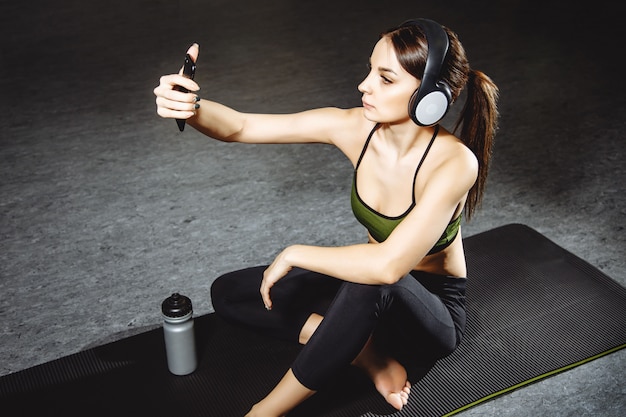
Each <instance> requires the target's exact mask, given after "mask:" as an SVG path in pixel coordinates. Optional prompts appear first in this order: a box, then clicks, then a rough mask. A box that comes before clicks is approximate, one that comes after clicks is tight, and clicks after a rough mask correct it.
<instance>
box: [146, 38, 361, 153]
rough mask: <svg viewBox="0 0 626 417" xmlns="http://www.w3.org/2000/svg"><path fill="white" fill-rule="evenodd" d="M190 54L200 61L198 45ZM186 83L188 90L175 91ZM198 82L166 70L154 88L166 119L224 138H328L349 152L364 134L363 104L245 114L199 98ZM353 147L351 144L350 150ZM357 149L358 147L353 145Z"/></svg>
mask: <svg viewBox="0 0 626 417" xmlns="http://www.w3.org/2000/svg"><path fill="white" fill-rule="evenodd" d="M187 53H188V54H189V55H190V56H191V57H192V59H194V60H197V59H198V54H199V46H198V45H197V44H194V45H192V46H191V47H190V48H189V50H188V51H187ZM176 86H182V87H184V88H185V89H187V90H188V91H189V92H187V93H184V92H180V91H176V90H175V87H176ZM199 90H200V86H199V85H198V84H197V83H196V82H195V81H193V80H191V79H189V78H186V77H184V76H183V75H182V69H181V71H180V72H179V73H178V74H170V75H164V76H162V77H161V79H160V83H159V85H158V86H157V87H156V88H155V89H154V94H155V96H156V105H157V113H158V114H159V115H160V116H161V117H164V118H176V119H185V120H187V123H188V124H189V125H191V126H193V127H194V128H195V129H196V130H198V131H200V132H202V133H204V134H205V135H207V136H209V137H212V138H214V139H218V140H221V141H226V142H246V143H313V142H318V143H330V144H334V145H336V146H338V147H339V148H340V149H341V150H342V151H344V152H347V153H348V154H349V156H351V153H353V152H352V149H351V148H352V145H351V143H352V142H353V141H352V138H354V137H356V135H362V129H363V128H367V126H365V124H366V123H364V122H365V119H364V118H363V114H362V109H360V108H355V109H348V110H344V109H339V108H331V107H328V108H321V109H314V110H308V111H303V112H299V113H292V114H252V113H242V112H239V111H237V110H235V109H232V108H230V107H228V106H225V105H223V104H220V103H216V102H213V101H210V100H205V99H202V100H201V99H200V98H199V94H200V91H199ZM348 148H349V149H348ZM355 149H356V148H355Z"/></svg>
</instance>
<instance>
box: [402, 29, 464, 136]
mask: <svg viewBox="0 0 626 417" xmlns="http://www.w3.org/2000/svg"><path fill="white" fill-rule="evenodd" d="M407 26H418V27H419V28H420V29H422V31H423V32H424V35H425V36H426V42H427V43H428V55H427V57H426V65H425V66H424V75H423V76H422V82H421V83H420V86H419V88H418V89H417V90H416V91H415V93H413V96H412V97H411V100H410V101H409V115H410V116H411V119H412V120H413V121H414V122H415V123H417V124H418V125H420V126H432V125H435V124H437V123H439V121H441V119H443V117H444V116H445V115H446V113H447V112H448V109H449V108H450V104H451V102H452V94H451V92H450V87H449V86H448V85H447V84H446V83H445V82H444V81H442V80H441V79H440V77H441V69H442V67H443V63H444V61H445V59H446V55H447V54H448V48H449V46H450V40H449V39H448V34H447V33H446V31H445V30H444V28H443V27H442V26H441V25H440V24H439V23H437V22H435V21H434V20H430V19H412V20H407V21H406V22H404V23H402V25H400V27H407Z"/></svg>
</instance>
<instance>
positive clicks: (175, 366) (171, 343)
mask: <svg viewBox="0 0 626 417" xmlns="http://www.w3.org/2000/svg"><path fill="white" fill-rule="evenodd" d="M161 312H162V313H163V335H164V337H165V352H166V355H167V367H168V369H169V370H170V372H171V373H173V374H174V375H187V374H190V373H192V372H193V371H195V369H196V366H197V364H198V360H197V356H196V338H195V335H194V327H193V317H192V316H193V308H192V305H191V300H190V299H189V298H188V297H185V296H184V295H181V294H178V293H174V294H172V295H171V296H170V297H168V298H166V299H165V300H164V301H163V303H162V304H161Z"/></svg>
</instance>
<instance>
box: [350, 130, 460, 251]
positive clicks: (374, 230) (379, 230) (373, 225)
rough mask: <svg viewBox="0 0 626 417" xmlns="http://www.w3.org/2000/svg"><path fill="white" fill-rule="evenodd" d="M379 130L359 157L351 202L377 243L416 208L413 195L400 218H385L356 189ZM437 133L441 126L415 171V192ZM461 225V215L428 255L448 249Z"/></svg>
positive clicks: (356, 214) (368, 141)
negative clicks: (368, 151)
mask: <svg viewBox="0 0 626 417" xmlns="http://www.w3.org/2000/svg"><path fill="white" fill-rule="evenodd" d="M377 128H378V125H376V126H375V127H374V129H372V131H371V132H370V134H369V136H368V137H367V140H366V141H365V145H364V146H363V150H362V151H361V156H359V160H358V161H357V164H356V167H355V168H354V179H353V181H352V195H351V198H350V200H351V204H352V212H353V213H354V216H355V217H356V219H357V220H358V221H359V223H361V224H362V225H363V226H365V227H366V228H367V230H368V231H369V233H370V235H372V237H373V238H374V239H376V241H377V242H384V241H385V240H386V239H387V238H388V237H389V235H390V234H391V232H393V230H394V229H395V228H396V226H397V225H398V224H400V222H401V221H402V220H404V218H405V217H406V216H407V215H408V214H409V212H410V211H411V210H412V209H413V207H415V194H414V193H413V196H412V197H413V202H412V203H411V205H410V206H409V208H408V209H407V210H406V211H405V212H404V213H403V214H401V215H400V216H395V217H390V216H385V215H384V214H381V213H379V212H377V211H376V210H374V209H372V208H371V207H370V206H368V205H367V204H366V203H365V202H364V201H363V200H361V197H360V196H359V193H358V191H357V187H356V176H357V170H358V169H359V165H361V160H362V159H363V155H365V151H366V150H367V146H368V145H369V143H370V139H372V136H373V134H374V132H375V131H376V129H377ZM437 133H439V125H437V126H436V127H435V133H434V134H433V137H432V139H431V140H430V143H429V144H428V146H427V147H426V151H424V155H422V159H421V160H420V162H419V164H418V165H417V168H416V169H415V176H414V177H413V190H415V181H416V179H417V173H418V171H419V169H420V167H421V166H422V163H423V162H424V159H426V155H427V154H428V151H429V150H430V147H431V146H432V144H433V142H434V141H435V138H436V137H437ZM460 225H461V215H459V216H458V217H457V218H455V219H453V220H452V221H451V222H450V223H449V224H448V226H447V227H446V230H444V232H443V235H442V236H441V238H440V239H439V240H438V241H437V243H436V244H435V246H433V248H432V249H431V250H430V251H429V252H428V254H429V255H430V254H433V253H436V252H439V251H442V250H444V249H445V248H447V247H448V246H449V245H450V244H451V243H452V241H453V240H454V238H455V237H456V235H457V234H458V233H459V227H460Z"/></svg>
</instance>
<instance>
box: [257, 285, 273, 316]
mask: <svg viewBox="0 0 626 417" xmlns="http://www.w3.org/2000/svg"><path fill="white" fill-rule="evenodd" d="M271 288H272V286H271V285H270V284H268V282H267V280H266V279H265V277H264V278H263V281H261V289H260V291H261V298H262V299H263V304H265V308H266V309H267V310H271V309H272V299H271V297H270V289H271Z"/></svg>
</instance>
